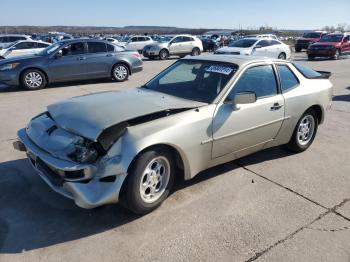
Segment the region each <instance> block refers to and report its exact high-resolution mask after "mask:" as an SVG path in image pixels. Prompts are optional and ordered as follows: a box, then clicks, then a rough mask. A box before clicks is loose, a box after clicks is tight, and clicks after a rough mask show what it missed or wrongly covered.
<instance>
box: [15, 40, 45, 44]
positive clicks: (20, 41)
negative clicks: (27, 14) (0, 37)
mask: <svg viewBox="0 0 350 262" xmlns="http://www.w3.org/2000/svg"><path fill="white" fill-rule="evenodd" d="M22 42H34V43H42V44H48V45H51V43H48V42H44V41H38V40H32V39H28V40H18V41H16V42H15V43H16V44H18V43H22Z"/></svg>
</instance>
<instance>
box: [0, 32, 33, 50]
mask: <svg viewBox="0 0 350 262" xmlns="http://www.w3.org/2000/svg"><path fill="white" fill-rule="evenodd" d="M20 40H32V39H31V37H30V36H28V35H0V48H3V47H4V46H7V45H8V44H10V43H13V42H16V41H20Z"/></svg>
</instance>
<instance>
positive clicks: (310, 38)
mask: <svg viewBox="0 0 350 262" xmlns="http://www.w3.org/2000/svg"><path fill="white" fill-rule="evenodd" d="M326 34H327V32H325V31H314V32H308V33H304V34H303V36H302V37H300V38H299V39H298V40H297V42H296V44H295V52H300V51H301V50H303V49H308V47H309V45H311V44H313V43H316V42H318V41H319V40H320V39H321V38H322V37H323V36H325V35H326Z"/></svg>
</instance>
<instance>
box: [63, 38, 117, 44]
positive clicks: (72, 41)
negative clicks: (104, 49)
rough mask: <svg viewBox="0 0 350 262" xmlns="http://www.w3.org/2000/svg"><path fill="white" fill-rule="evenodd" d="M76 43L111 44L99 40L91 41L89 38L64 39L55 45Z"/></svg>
mask: <svg viewBox="0 0 350 262" xmlns="http://www.w3.org/2000/svg"><path fill="white" fill-rule="evenodd" d="M77 42H101V43H106V44H111V43H110V42H108V41H107V40H101V39H91V38H75V39H66V40H61V41H59V42H57V43H65V44H66V43H77Z"/></svg>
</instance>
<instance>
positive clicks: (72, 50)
mask: <svg viewBox="0 0 350 262" xmlns="http://www.w3.org/2000/svg"><path fill="white" fill-rule="evenodd" d="M84 52H85V50H84V43H83V42H78V43H73V44H70V45H67V46H65V47H63V48H62V56H69V55H81V54H84Z"/></svg>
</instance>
